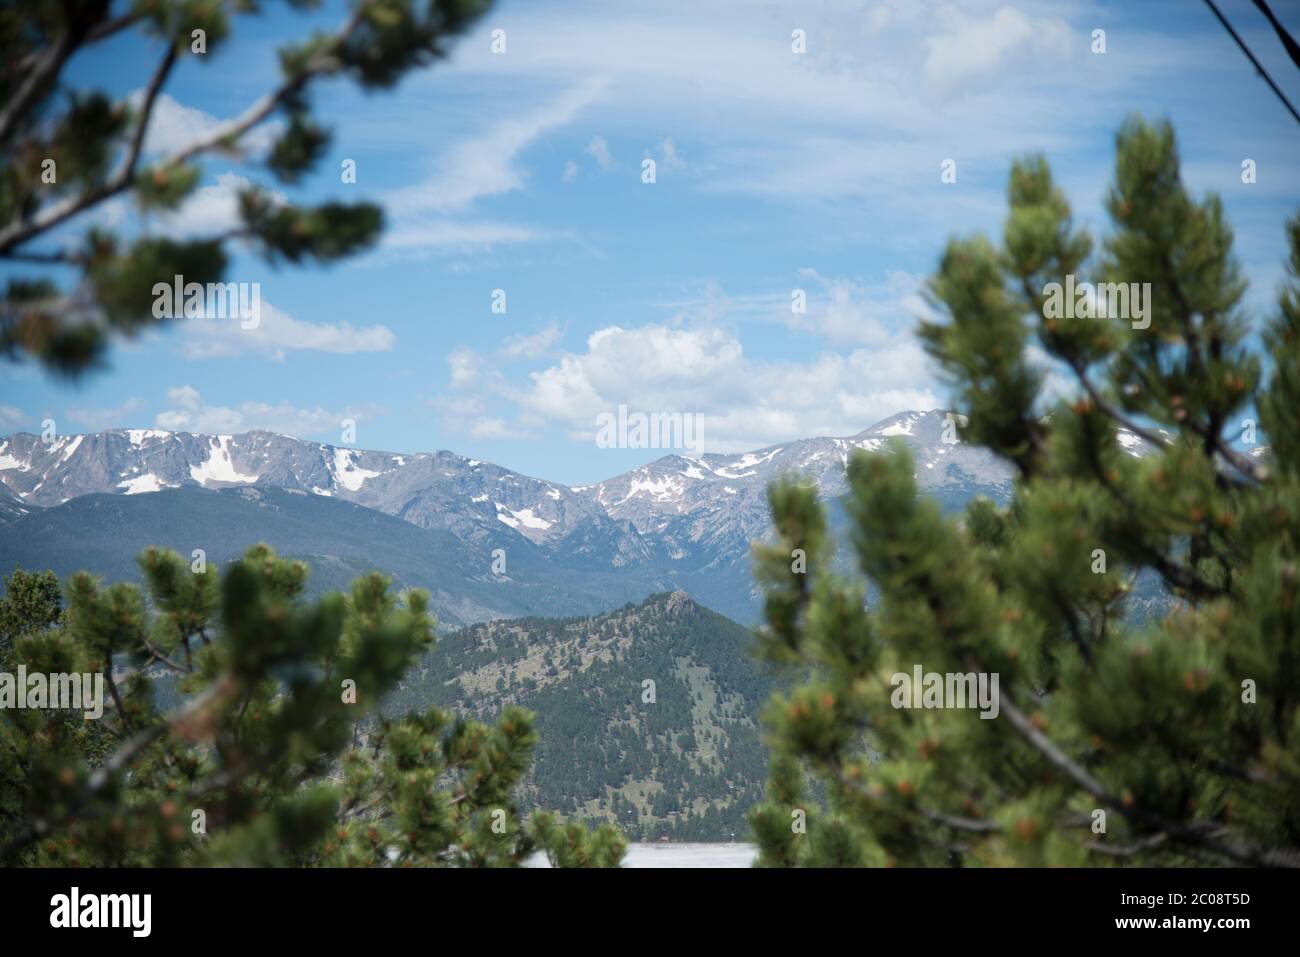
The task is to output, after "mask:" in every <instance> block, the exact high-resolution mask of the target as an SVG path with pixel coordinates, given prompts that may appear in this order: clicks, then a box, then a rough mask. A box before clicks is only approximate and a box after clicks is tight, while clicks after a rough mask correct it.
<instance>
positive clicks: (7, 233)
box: [0, 0, 370, 258]
mask: <svg viewBox="0 0 1300 957" xmlns="http://www.w3.org/2000/svg"><path fill="white" fill-rule="evenodd" d="M369 5H370V4H369V2H368V0H363V2H361V3H358V4H357V6H356V7H355V8H354V9H353V11H352V14H351V16H349V17H348V19H347V21H346V22H345V23H344V24H343V26H342V27H340V29H339V30H338V32H336V33H335V34H334V37H333V43H332V49H333V51H337V50H338V49H339V48H340V47H341V46H342V45H343V44H344V43H346V42H347V40H348V39H349V38H350V37H351V36H352V34H353V33H354V32H355V31H356V29H357V27H358V26H360V24H361V22H362V21H363V20H364V18H365V13H366V11H367V9H368V7H369ZM177 52H178V48H177V47H176V46H175V45H172V47H171V48H170V49H169V51H168V54H167V57H166V58H164V61H163V63H162V64H160V65H159V69H158V71H157V72H155V74H154V78H153V81H151V83H150V88H149V91H148V92H147V93H146V96H145V104H144V109H143V113H144V115H143V116H142V122H141V124H140V126H139V127H137V129H136V132H135V136H134V137H133V140H132V144H131V147H130V149H129V152H128V155H127V159H126V161H125V162H124V163H123V165H122V166H121V167H120V168H119V170H118V172H117V173H116V174H115V175H114V176H113V177H112V179H110V180H109V181H108V182H106V183H104V184H103V185H101V186H98V187H95V188H93V189H90V190H87V191H86V192H84V193H82V194H80V195H78V196H71V197H69V198H67V199H66V200H64V201H62V202H60V203H57V204H55V205H54V206H51V207H49V208H47V209H46V210H45V211H44V212H43V213H41V214H39V215H37V216H35V217H33V218H32V219H29V220H26V221H18V222H14V223H11V224H10V225H9V226H7V227H6V228H4V229H2V230H0V258H8V257H9V251H10V250H11V249H13V248H14V247H15V246H20V245H22V244H23V243H25V242H28V241H30V240H31V239H32V238H34V237H36V236H39V235H41V234H42V233H45V232H47V231H48V230H50V229H52V228H54V227H55V226H58V225H59V224H60V223H63V222H65V221H67V220H68V219H71V218H72V217H73V216H76V215H77V214H78V213H81V212H84V211H85V210H87V209H89V208H91V207H93V206H97V205H98V204H100V203H102V202H104V201H105V200H107V199H110V198H112V197H113V196H116V195H117V194H119V193H121V192H124V191H125V190H126V189H127V188H128V187H130V186H131V185H132V181H133V180H132V177H133V176H134V173H135V166H136V163H137V161H138V159H139V154H140V148H141V144H142V143H143V137H144V130H145V127H146V126H147V124H148V114H149V112H150V111H151V110H152V108H153V102H154V99H155V98H156V97H157V94H158V92H159V91H160V90H161V88H162V84H163V82H164V81H165V80H166V76H167V73H169V72H170V70H171V65H172V63H174V60H175V56H176V53H177ZM169 61H170V62H169ZM338 65H339V61H338V59H337V57H336V56H335V54H334V52H331V53H329V54H325V55H323V56H318V57H317V58H316V59H314V60H313V61H311V62H310V63H308V64H307V65H306V66H305V67H304V68H303V69H302V70H301V71H300V72H299V73H297V74H295V75H294V76H293V77H291V78H289V79H288V80H286V81H284V83H282V84H281V85H280V86H279V87H278V88H277V89H276V90H275V91H273V92H272V93H269V94H267V95H266V96H264V97H262V99H260V100H258V101H257V102H256V103H254V104H253V105H252V106H250V107H249V108H248V109H247V110H245V111H244V113H243V114H242V115H240V116H239V117H237V118H236V119H234V120H231V121H229V122H227V123H224V124H222V125H221V126H219V127H218V128H217V129H216V130H214V131H212V132H211V133H210V134H208V135H206V136H201V137H199V138H197V139H196V140H194V141H193V142H191V143H190V144H188V145H187V146H184V147H182V148H181V149H179V150H177V151H175V152H174V153H172V154H171V155H169V156H168V157H166V158H165V159H163V160H162V161H161V162H160V163H159V165H158V170H159V171H160V172H165V171H167V170H171V169H174V168H175V167H177V166H180V165H181V164H183V163H185V162H186V161H188V160H189V159H191V158H193V157H195V156H197V155H199V154H202V153H207V152H209V151H211V150H213V149H215V148H217V147H219V146H225V145H228V144H229V143H230V142H233V141H237V140H238V139H239V138H240V137H242V136H243V135H244V134H246V133H247V132H248V131H249V130H251V129H252V128H253V127H255V126H257V125H258V124H259V123H261V122H262V121H263V120H265V119H266V118H267V117H268V116H269V115H270V114H271V112H272V111H273V110H275V108H276V107H278V106H279V105H280V104H281V103H283V102H284V101H285V100H286V99H288V98H289V97H290V96H292V95H294V94H296V93H298V92H300V91H301V90H302V88H303V87H304V86H305V85H306V84H307V83H308V82H309V81H310V80H312V79H314V78H316V77H318V76H321V75H324V74H327V73H332V72H334V71H335V70H337V69H338Z"/></svg>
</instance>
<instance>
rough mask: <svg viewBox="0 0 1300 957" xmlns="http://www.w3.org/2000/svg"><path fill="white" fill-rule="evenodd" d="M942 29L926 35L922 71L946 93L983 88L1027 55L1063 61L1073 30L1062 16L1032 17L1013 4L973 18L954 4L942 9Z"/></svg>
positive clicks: (932, 84)
mask: <svg viewBox="0 0 1300 957" xmlns="http://www.w3.org/2000/svg"><path fill="white" fill-rule="evenodd" d="M942 18H943V20H944V21H946V22H945V25H944V31H943V32H942V33H938V34H935V35H934V36H930V37H927V38H926V39H925V47H926V55H925V64H924V67H923V74H924V76H925V81H926V83H927V84H928V85H929V87H930V89H931V90H932V91H934V92H935V93H937V94H939V95H942V96H949V95H952V94H954V93H958V92H962V93H969V92H971V90H972V89H983V88H984V87H985V86H986V84H987V82H988V81H989V80H990V78H993V77H996V76H997V75H998V74H999V73H1002V72H1004V71H1007V70H1014V69H1015V68H1016V67H1017V66H1018V65H1019V66H1023V65H1025V61H1026V60H1027V59H1029V60H1033V61H1035V62H1038V63H1052V64H1054V65H1056V66H1057V68H1059V64H1060V61H1061V60H1063V59H1065V58H1068V57H1069V55H1070V52H1071V50H1070V47H1071V39H1070V28H1069V26H1068V25H1067V24H1066V23H1065V22H1064V21H1062V20H1059V19H1055V18H1050V17H1043V18H1040V19H1031V18H1030V17H1028V16H1026V15H1025V14H1023V13H1021V12H1020V11H1019V10H1017V9H1016V8H1015V7H1010V6H1004V7H999V8H998V9H997V10H996V11H995V12H994V13H993V15H992V16H988V15H985V14H981V15H976V16H969V15H967V14H964V13H962V12H960V11H959V10H957V9H956V8H952V7H949V8H946V9H945V10H944V11H943V13H942Z"/></svg>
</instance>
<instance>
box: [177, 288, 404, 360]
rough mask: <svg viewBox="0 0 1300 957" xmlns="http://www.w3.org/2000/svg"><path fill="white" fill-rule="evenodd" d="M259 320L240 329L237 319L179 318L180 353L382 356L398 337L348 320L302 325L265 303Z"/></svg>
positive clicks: (197, 356)
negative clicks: (304, 353) (182, 351)
mask: <svg viewBox="0 0 1300 957" xmlns="http://www.w3.org/2000/svg"><path fill="white" fill-rule="evenodd" d="M260 317H261V321H260V322H259V323H258V325H257V327H256V328H254V329H244V328H243V323H241V322H240V321H239V320H238V319H184V320H179V321H178V325H179V326H180V327H181V329H182V330H183V331H184V339H183V346H182V347H183V349H184V352H185V355H186V356H188V357H189V358H191V359H211V358H219V357H220V358H224V357H228V356H236V355H241V354H243V353H248V352H254V353H261V354H263V355H268V356H271V357H272V358H276V359H282V358H284V355H285V354H286V353H287V352H290V351H294V350H306V351H313V352H332V353H356V352H387V351H389V350H390V349H392V348H393V346H394V344H396V342H397V337H396V336H394V335H393V333H392V332H391V331H390V330H389V329H388V328H387V327H386V326H380V325H374V326H362V327H360V328H357V327H354V326H353V325H352V324H351V323H348V322H332V323H329V322H307V321H305V320H302V319H295V318H294V317H293V316H291V315H289V314H288V313H287V312H284V311H283V310H281V309H277V308H276V307H275V306H273V305H271V304H270V303H269V302H267V301H266V300H265V299H263V300H262V303H261V312H260Z"/></svg>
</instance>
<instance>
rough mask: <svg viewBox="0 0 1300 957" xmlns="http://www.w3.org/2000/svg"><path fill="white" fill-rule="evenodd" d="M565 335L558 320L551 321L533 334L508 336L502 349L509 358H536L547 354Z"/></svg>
mask: <svg viewBox="0 0 1300 957" xmlns="http://www.w3.org/2000/svg"><path fill="white" fill-rule="evenodd" d="M563 335H564V332H563V330H562V329H561V328H560V324H559V323H558V322H549V323H547V324H546V325H545V326H543V327H542V329H541V330H539V331H538V332H534V333H532V334H531V335H528V334H524V333H520V334H519V335H515V336H509V337H507V339H506V341H505V345H504V347H503V348H502V350H501V351H502V352H503V353H504V354H505V356H506V358H507V359H536V358H538V357H540V356H543V355H545V354H546V353H547V352H548V351H549V350H550V348H551V347H552V346H553V345H555V344H556V343H557V342H559V341H560V337H561V336H563Z"/></svg>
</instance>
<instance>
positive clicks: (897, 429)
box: [0, 411, 1011, 623]
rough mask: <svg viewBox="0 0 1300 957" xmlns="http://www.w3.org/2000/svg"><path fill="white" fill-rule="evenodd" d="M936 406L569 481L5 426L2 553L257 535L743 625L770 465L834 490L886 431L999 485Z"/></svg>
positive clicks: (931, 482) (257, 440)
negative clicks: (681, 608)
mask: <svg viewBox="0 0 1300 957" xmlns="http://www.w3.org/2000/svg"><path fill="white" fill-rule="evenodd" d="M946 421H947V414H946V413H944V412H940V411H931V412H906V413H902V414H899V415H896V416H893V417H891V418H889V419H886V420H884V421H883V422H879V423H877V424H876V425H873V426H872V427H870V428H868V429H866V430H864V431H863V432H860V433H858V434H857V435H854V436H849V437H846V438H833V437H826V438H810V439H801V440H797V441H793V442H788V443H783V444H781V445H774V446H769V447H768V448H764V449H758V450H756V451H753V452H746V453H741V454H732V455H724V454H711V453H705V454H700V455H690V454H669V455H664V456H662V457H660V458H658V459H656V460H654V461H652V462H649V463H648V464H646V465H643V466H641V467H639V468H636V469H633V470H631V471H629V472H625V473H623V474H621V475H616V476H614V477H613V478H610V479H607V480H606V481H603V482H598V483H596V484H592V485H583V486H573V487H570V486H566V485H564V484H561V483H558V482H550V481H546V480H545V479H539V478H533V477H531V476H527V475H523V474H520V473H518V472H513V471H511V470H509V469H505V468H502V467H500V466H498V465H494V464H492V463H490V462H483V461H480V460H477V459H471V458H466V457H464V456H461V455H457V454H455V453H453V452H448V451H438V452H422V453H416V454H395V453H389V452H378V451H366V450H360V449H353V448H348V447H342V446H333V445H327V444H322V443H317V442H307V441H303V440H300V439H296V438H292V437H289V436H285V435H278V434H275V433H271V432H263V431H253V432H247V433H244V434H242V435H196V434H190V433H184V432H168V431H163V430H157V429H118V430H112V431H106V432H99V433H94V434H88V435H70V436H62V437H59V438H57V439H54V440H52V441H45V440H43V439H42V438H41V437H40V436H36V435H31V434H29V433H17V434H15V435H10V436H8V437H6V438H4V439H3V440H0V561H2V562H3V567H9V568H12V567H13V566H15V565H18V564H21V565H23V566H24V567H50V568H52V569H53V570H55V571H56V572H58V573H60V574H66V573H68V572H70V571H72V570H75V569H77V568H87V569H89V570H90V571H93V572H97V573H100V574H104V575H114V574H117V575H120V574H121V573H122V572H123V571H124V570H125V571H126V572H127V574H128V575H130V572H131V569H132V565H131V563H132V561H133V558H134V555H135V554H136V553H137V552H138V550H139V549H140V548H141V547H144V545H146V544H149V543H151V541H152V543H156V544H160V545H161V544H166V545H169V546H170V547H174V548H177V550H178V551H181V552H182V553H183V554H189V553H191V552H192V551H193V550H194V549H197V548H202V549H203V550H204V553H205V555H206V556H207V557H208V558H210V559H212V560H217V561H220V560H225V559H229V558H232V557H234V556H235V555H236V554H238V553H239V551H241V550H242V548H243V547H244V546H247V545H248V544H251V543H252V542H254V541H268V542H269V543H270V544H272V545H274V546H276V547H277V548H278V549H279V550H280V551H281V552H283V553H285V554H293V555H295V556H302V557H311V558H312V559H313V567H319V566H321V565H322V563H324V565H325V566H326V567H329V566H337V567H344V568H350V567H353V566H354V565H357V564H358V563H359V564H361V565H364V564H366V563H367V562H370V563H372V565H373V567H379V568H382V569H384V570H385V571H388V572H390V573H391V574H394V576H395V577H396V578H397V579H398V580H399V581H401V582H402V583H404V584H410V585H420V586H421V587H428V588H430V590H431V591H433V592H434V596H435V603H434V604H435V608H436V609H437V610H438V611H439V613H440V615H442V616H443V618H444V620H445V621H448V622H452V623H469V622H476V621H486V620H490V619H493V618H498V617H512V616H517V615H520V614H550V615H563V614H584V613H594V612H598V611H603V610H607V609H609V608H611V607H617V606H618V605H619V604H621V603H623V602H626V601H630V600H637V599H640V598H644V597H645V596H646V595H649V594H653V593H656V592H663V591H673V590H677V589H681V590H684V591H686V592H687V593H689V594H690V595H691V596H692V597H694V598H695V599H696V600H698V601H700V602H701V603H703V604H704V605H706V606H708V607H710V608H714V609H716V610H718V611H720V612H722V613H724V614H727V615H729V616H731V617H733V618H735V619H737V620H739V621H743V622H750V621H753V620H754V619H755V618H756V616H757V611H758V607H759V596H758V594H757V591H756V589H755V587H754V585H753V583H752V580H751V577H750V560H749V545H750V543H751V542H752V541H754V540H756V539H760V538H762V537H763V536H765V535H766V534H767V532H768V530H769V528H770V518H769V515H768V508H767V500H766V489H767V486H768V483H769V482H771V481H772V480H773V479H774V478H776V477H777V476H778V475H780V474H782V473H787V472H797V473H799V474H801V475H803V476H804V477H805V478H806V479H808V480H810V481H812V482H814V483H815V484H816V485H817V487H818V489H819V490H820V492H821V494H822V495H823V497H824V498H826V499H828V500H830V501H832V502H833V501H834V500H835V499H837V498H838V497H839V496H841V495H843V494H844V493H845V492H846V491H847V481H846V476H845V464H846V463H847V461H848V458H849V456H850V454H851V453H852V452H853V451H854V450H855V449H869V450H870V449H879V448H882V447H883V446H884V444H885V442H886V441H887V440H889V439H891V438H898V439H900V440H901V441H903V442H904V443H905V444H906V445H907V446H909V448H910V449H911V450H912V454H913V456H914V458H915V460H916V465H917V479H918V484H919V485H920V486H921V488H923V489H924V490H925V491H926V492H927V493H929V494H933V495H935V496H936V497H938V498H940V499H941V500H943V501H945V503H950V504H951V505H953V506H954V507H956V506H960V505H961V504H964V502H966V501H968V500H969V499H970V498H972V497H973V496H975V495H978V494H986V495H990V496H991V497H994V498H995V499H1003V498H1005V497H1006V496H1007V495H1008V494H1009V492H1010V487H1011V472H1010V469H1009V468H1008V466H1007V465H1006V464H1005V463H1003V462H1001V461H1000V460H998V459H997V458H996V457H994V456H993V455H991V454H990V453H989V452H987V451H986V450H984V449H981V448H977V447H974V446H970V445H966V444H964V443H961V442H954V441H952V440H951V439H952V436H951V431H952V430H951V429H950V428H949V429H948V430H947V432H948V435H947V436H945V423H946ZM945 437H947V438H948V441H945ZM275 490H278V491H279V492H280V493H287V494H275ZM241 491H242V492H250V491H252V492H256V493H257V494H255V495H246V494H239V493H240V492H241ZM205 492H207V493H218V494H216V495H213V494H203V493H205ZM294 493H297V494H294ZM291 495H292V496H293V497H290V496H291ZM349 506H351V508H349ZM358 506H360V507H362V508H364V509H367V510H370V511H371V512H376V513H380V516H385V517H389V518H391V519H396V520H398V521H399V522H401V523H403V524H404V525H405V526H412V527H414V529H418V530H422V531H423V532H425V533H427V534H426V535H425V536H424V537H423V538H420V539H419V541H418V542H417V541H414V540H412V539H411V535H412V534H413V533H412V531H411V529H409V528H404V527H401V526H399V525H397V524H395V523H393V522H388V523H384V522H383V521H382V519H381V517H380V516H365V515H363V514H362V513H358V512H357V511H356V507H358ZM362 526H365V527H364V528H363V527H362ZM145 529H148V530H149V532H150V534H151V535H152V536H153V539H152V540H151V541H146V540H145V539H146V537H147V536H144V535H142V534H141V532H142V531H143V530H145ZM349 536H351V537H350V538H349ZM397 542H403V543H404V544H403V546H402V547H401V548H397V546H396V545H395V543H397ZM402 556H406V559H405V560H402ZM423 557H428V558H429V559H430V561H429V562H422V561H421V560H420V559H421V558H423ZM385 563H386V564H385ZM431 563H437V564H439V565H441V567H442V568H443V569H444V574H442V575H441V576H439V575H435V574H434V573H433V571H432V570H431V568H430V565H431ZM503 564H504V568H503V567H502V565H503ZM130 577H134V576H133V575H130ZM330 577H331V578H332V576H330Z"/></svg>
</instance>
